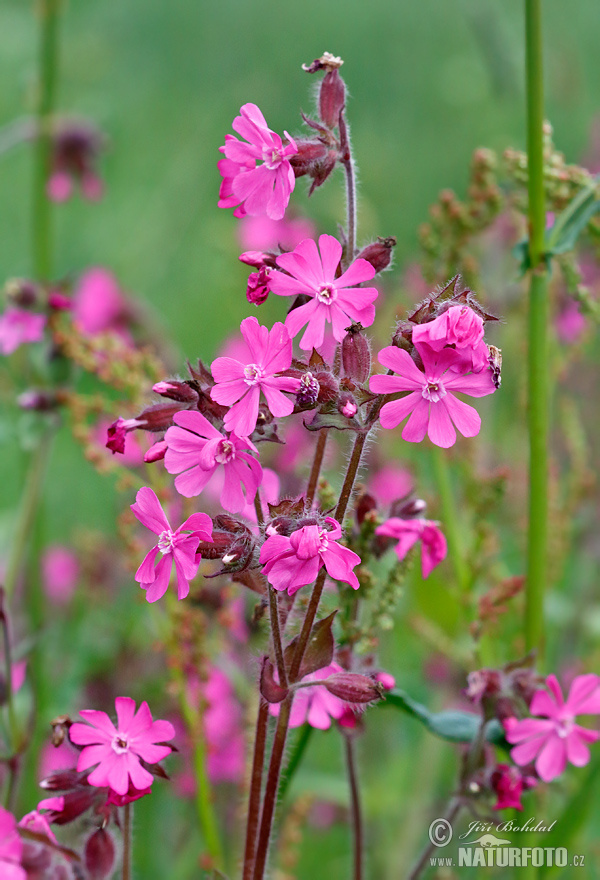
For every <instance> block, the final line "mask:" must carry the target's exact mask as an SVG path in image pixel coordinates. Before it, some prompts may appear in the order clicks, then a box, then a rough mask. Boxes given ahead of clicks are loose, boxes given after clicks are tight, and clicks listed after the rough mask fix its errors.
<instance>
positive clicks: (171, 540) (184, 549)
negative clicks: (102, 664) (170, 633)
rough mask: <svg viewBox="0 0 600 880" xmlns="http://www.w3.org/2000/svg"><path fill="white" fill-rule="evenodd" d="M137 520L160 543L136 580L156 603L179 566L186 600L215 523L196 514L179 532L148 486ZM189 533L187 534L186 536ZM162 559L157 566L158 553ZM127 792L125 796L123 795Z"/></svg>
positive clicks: (136, 507) (180, 589) (140, 496)
mask: <svg viewBox="0 0 600 880" xmlns="http://www.w3.org/2000/svg"><path fill="white" fill-rule="evenodd" d="M131 509H132V510H133V512H134V514H135V516H136V518H137V519H138V520H139V521H140V522H141V523H142V525H144V526H146V528H148V529H150V531H151V532H154V534H155V535H158V543H157V544H156V546H155V547H153V548H152V550H151V551H150V552H149V553H148V554H147V555H146V557H145V559H144V561H143V562H142V564H141V565H140V567H139V568H138V570H137V571H136V573H135V579H136V581H137V582H138V583H139V584H140V586H141V588H142V589H143V590H147V593H146V599H147V600H148V602H156V601H157V600H158V599H160V598H161V597H162V596H164V594H165V593H166V592H167V588H168V586H169V581H170V579H171V570H172V568H173V563H175V573H176V575H177V598H178V599H185V597H186V596H187V595H188V593H189V591H190V583H189V582H190V581H191V580H192V578H195V577H196V574H197V573H198V566H199V565H200V559H201V556H200V554H198V553H197V552H196V551H197V550H198V542H199V541H209V542H211V543H212V520H211V518H210V517H209V516H207V514H206V513H193V514H192V515H191V516H190V517H188V518H187V519H186V521H185V522H184V523H182V525H180V526H179V528H178V529H175V531H172V530H171V526H170V525H169V520H168V519H167V517H166V516H165V514H164V511H163V509H162V507H161V504H160V501H159V500H158V498H157V497H156V495H155V493H154V492H153V491H152V489H149V488H148V487H147V486H144V488H142V489H140V490H139V492H138V493H137V495H136V498H135V504H132V505H131ZM186 533H187V534H186ZM159 552H160V553H162V558H161V559H160V560H159V562H158V564H157V565H156V567H155V565H154V562H155V560H156V557H157V556H158V553H159ZM122 793H123V792H121V794H122Z"/></svg>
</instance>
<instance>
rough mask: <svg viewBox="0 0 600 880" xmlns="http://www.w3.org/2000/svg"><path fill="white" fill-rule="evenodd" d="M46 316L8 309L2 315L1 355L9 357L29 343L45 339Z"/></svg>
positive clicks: (0, 328) (0, 321) (23, 310)
mask: <svg viewBox="0 0 600 880" xmlns="http://www.w3.org/2000/svg"><path fill="white" fill-rule="evenodd" d="M45 326H46V316H45V315H38V314H35V313H34V312H28V311H26V310H25V309H15V308H12V307H11V308H8V309H6V311H5V312H4V314H3V315H0V354H5V355H9V354H12V353H13V351H16V350H17V348H19V346H21V345H24V344H25V343H28V342H40V341H41V340H42V339H43V337H44V327H45Z"/></svg>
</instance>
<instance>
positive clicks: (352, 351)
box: [342, 324, 371, 382]
mask: <svg viewBox="0 0 600 880" xmlns="http://www.w3.org/2000/svg"><path fill="white" fill-rule="evenodd" d="M362 329H363V328H362V324H352V325H351V326H350V327H348V328H347V331H346V335H345V336H344V338H343V340H342V367H343V369H344V375H345V376H348V378H349V379H354V380H356V381H357V382H366V381H367V379H368V378H369V376H370V374H371V348H370V346H369V340H368V339H367V337H366V336H364V334H363V332H362Z"/></svg>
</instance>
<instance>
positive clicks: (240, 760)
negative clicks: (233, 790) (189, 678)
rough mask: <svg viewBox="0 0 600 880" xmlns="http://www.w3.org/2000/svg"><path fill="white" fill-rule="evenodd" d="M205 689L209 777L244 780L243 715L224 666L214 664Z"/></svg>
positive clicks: (205, 727) (224, 780)
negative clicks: (221, 667) (222, 667)
mask: <svg viewBox="0 0 600 880" xmlns="http://www.w3.org/2000/svg"><path fill="white" fill-rule="evenodd" d="M202 692H203V695H204V698H205V699H206V701H207V703H208V705H207V708H206V711H205V713H204V729H205V734H206V741H207V745H208V774H209V776H210V779H211V781H212V782H241V780H242V779H243V777H244V759H245V743H244V734H243V715H242V708H241V706H240V704H239V702H238V700H237V699H236V697H235V694H234V691H233V687H232V685H231V681H230V680H229V678H228V677H227V675H226V674H225V673H224V672H223V670H222V669H219V668H218V667H217V666H213V667H212V668H211V670H210V672H209V675H208V680H207V681H206V682H205V683H204V685H203V686H202Z"/></svg>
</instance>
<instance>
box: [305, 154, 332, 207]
mask: <svg viewBox="0 0 600 880" xmlns="http://www.w3.org/2000/svg"><path fill="white" fill-rule="evenodd" d="M337 161H338V154H337V151H336V150H329V151H328V152H327V155H326V156H325V158H324V159H321V161H320V162H315V164H314V165H313V166H312V168H311V171H310V176H311V177H312V181H313V182H312V185H311V187H310V189H309V191H308V194H309V196H311V195H312V194H313V192H314V191H315V189H316V188H317V187H318V186H322V185H323V184H324V183H325V181H326V180H327V178H328V177H329V175H330V174H331V172H332V171H333V169H334V168H335V166H336V164H337Z"/></svg>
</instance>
